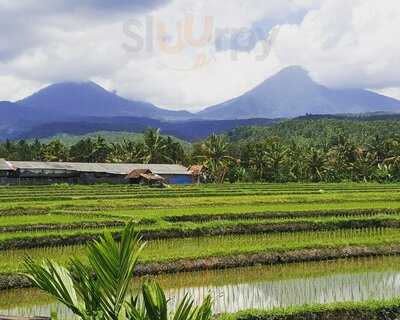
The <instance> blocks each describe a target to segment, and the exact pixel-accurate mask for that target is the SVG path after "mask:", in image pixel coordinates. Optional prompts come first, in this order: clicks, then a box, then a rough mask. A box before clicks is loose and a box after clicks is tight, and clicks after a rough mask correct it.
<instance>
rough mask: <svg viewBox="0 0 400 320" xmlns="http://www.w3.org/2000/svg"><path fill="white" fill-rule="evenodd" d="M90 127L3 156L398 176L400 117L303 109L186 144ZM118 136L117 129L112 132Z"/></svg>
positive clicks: (255, 175) (209, 176)
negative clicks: (90, 131) (305, 113)
mask: <svg viewBox="0 0 400 320" xmlns="http://www.w3.org/2000/svg"><path fill="white" fill-rule="evenodd" d="M124 137H125V138H123V139H122V140H121V139H117V138H116V139H111V140H113V141H114V142H110V141H111V140H110V137H109V136H108V135H106V137H102V136H98V137H94V135H89V136H87V137H84V138H82V139H81V140H79V141H76V140H75V141H73V143H72V142H71V141H68V143H63V142H62V141H61V140H60V139H57V138H56V139H53V140H51V141H50V140H49V141H46V142H40V141H34V142H26V141H23V140H21V141H18V142H10V141H7V142H4V143H0V158H6V159H8V160H44V161H76V162H116V163H120V162H122V163H126V162H137V163H150V162H151V163H179V164H183V165H186V166H190V165H193V164H203V165H204V172H203V173H204V176H202V177H201V178H202V179H203V180H205V181H207V182H217V183H223V182H274V183H287V182H329V183H332V182H348V181H354V182H365V181H375V182H380V183H384V182H385V183H387V182H398V181H400V124H399V121H398V119H397V118H396V119H394V120H390V119H386V118H383V119H380V118H379V117H378V118H373V117H372V118H360V119H357V118H353V119H352V118H340V117H338V118H324V117H321V118H320V117H313V116H309V117H304V118H299V119H295V120H289V121H283V122H280V123H277V124H275V125H273V126H270V127H242V128H238V129H235V130H233V131H232V132H229V133H227V134H224V135H221V136H216V135H211V136H210V137H209V138H207V139H206V140H204V141H200V142H197V143H194V144H193V145H188V144H186V143H183V142H182V141H179V140H178V139H175V138H171V137H164V136H162V135H161V134H160V132H159V131H158V130H153V129H149V130H147V131H146V132H145V133H144V134H143V135H142V138H141V139H137V136H136V135H135V136H133V137H131V136H124ZM114 138H115V137H114Z"/></svg>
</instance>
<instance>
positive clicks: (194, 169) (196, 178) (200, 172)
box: [188, 164, 205, 183]
mask: <svg viewBox="0 0 400 320" xmlns="http://www.w3.org/2000/svg"><path fill="white" fill-rule="evenodd" d="M204 171H205V167H204V165H201V164H196V165H192V166H191V167H190V168H189V169H188V172H189V174H190V175H191V176H192V179H193V182H195V183H200V182H202V181H203V180H204V179H205V176H204Z"/></svg>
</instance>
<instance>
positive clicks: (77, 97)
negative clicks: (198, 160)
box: [17, 81, 190, 119]
mask: <svg viewBox="0 0 400 320" xmlns="http://www.w3.org/2000/svg"><path fill="white" fill-rule="evenodd" d="M17 103H18V104H19V105H22V106H25V107H27V108H29V109H31V110H36V111H38V112H45V113H49V114H52V115H59V117H60V118H63V119H65V118H79V117H120V116H129V117H147V118H153V119H175V118H176V119H182V118H187V117H189V116H190V114H189V113H183V112H178V111H170V110H164V109H160V108H157V107H156V106H154V105H152V104H150V103H146V102H140V101H131V100H128V99H125V98H122V97H120V96H118V95H116V94H115V93H114V92H110V91H108V90H106V89H105V88H103V87H102V86H100V85H98V84H97V83H95V82H93V81H84V82H60V83H55V84H52V85H49V86H48V87H45V88H43V89H41V90H40V91H38V92H37V93H34V94H33V95H31V96H29V97H27V98H25V99H23V100H21V101H18V102H17Z"/></svg>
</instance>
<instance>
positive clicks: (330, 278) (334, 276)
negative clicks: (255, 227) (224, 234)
mask: <svg viewBox="0 0 400 320" xmlns="http://www.w3.org/2000/svg"><path fill="white" fill-rule="evenodd" d="M155 278H156V280H157V281H159V282H160V283H161V285H162V286H163V287H164V288H165V289H166V293H167V295H168V297H169V298H170V299H171V300H170V303H171V304H172V305H174V304H175V303H176V301H178V300H180V299H181V298H183V296H184V295H185V294H186V293H190V294H191V295H192V296H193V297H194V298H195V300H196V301H201V300H202V299H203V298H204V297H205V296H206V295H207V294H211V295H212V296H213V298H214V301H215V308H214V309H215V312H217V313H219V312H235V311H238V310H243V309H252V308H257V309H271V308H275V307H288V306H293V305H303V304H315V303H334V302H345V301H366V300H372V299H373V300H376V299H379V300H385V299H390V298H393V297H398V296H400V257H379V258H362V259H361V258H360V259H349V260H338V261H325V262H316V263H301V264H290V265H277V266H259V267H250V268H239V269H230V270H220V271H205V272H194V273H181V274H174V275H163V276H158V277H155ZM142 280H143V279H142ZM142 280H139V279H137V280H136V281H134V282H133V287H134V288H135V287H137V286H138V283H139V282H140V281H142ZM52 311H57V312H58V314H59V316H60V318H69V317H70V316H71V315H70V314H69V313H68V311H67V310H65V309H64V308H63V307H61V306H59V305H58V304H57V303H56V302H54V301H52V300H51V299H50V298H48V297H46V296H45V295H44V294H42V293H40V292H39V291H38V290H36V289H23V290H9V291H3V292H0V314H3V315H20V316H24V315H37V316H38V315H40V316H46V315H50V314H51V312H52Z"/></svg>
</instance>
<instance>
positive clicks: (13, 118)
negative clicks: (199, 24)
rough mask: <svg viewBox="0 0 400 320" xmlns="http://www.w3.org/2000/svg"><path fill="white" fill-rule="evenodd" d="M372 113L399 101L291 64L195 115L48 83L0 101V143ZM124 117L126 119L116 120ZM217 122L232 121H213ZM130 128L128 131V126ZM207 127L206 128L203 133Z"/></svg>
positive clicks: (185, 131)
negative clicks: (320, 78)
mask: <svg viewBox="0 0 400 320" xmlns="http://www.w3.org/2000/svg"><path fill="white" fill-rule="evenodd" d="M221 85H223V84H221ZM377 111H380V112H384V113H390V114H393V113H398V112H399V111H400V101H399V100H396V99H393V98H389V97H386V96H383V95H379V94H376V93H374V92H370V91H367V90H362V89H347V90H340V89H330V88H327V87H325V86H322V85H320V84H318V83H316V82H314V81H313V80H312V79H311V77H310V76H309V74H308V73H307V71H305V70H304V69H302V68H301V67H296V66H293V67H289V68H285V69H283V70H281V71H280V72H279V73H277V74H276V75H274V76H273V77H271V78H269V79H266V80H265V81H264V82H262V83H261V84H260V85H258V86H257V87H255V88H254V89H252V90H250V91H248V92H246V93H245V94H243V95H241V96H239V97H237V98H234V99H232V100H229V101H227V102H225V103H222V104H218V105H215V106H212V107H209V108H206V109H205V110H203V111H201V112H198V113H190V112H188V111H173V110H166V109H162V108H159V107H157V106H154V105H153V104H151V103H146V102H141V101H132V100H128V99H125V98H122V97H120V96H118V95H117V94H115V93H113V92H110V91H107V90H106V89H104V88H103V87H101V86H99V85H98V84H96V83H94V82H64V83H58V84H53V85H50V86H48V87H46V88H44V89H42V90H40V91H38V92H36V93H34V94H32V95H31V96H29V97H26V98H24V99H22V100H20V101H17V102H15V103H12V102H7V101H4V102H0V140H5V139H8V138H9V139H15V138H19V137H32V135H33V134H38V137H43V134H45V133H48V134H51V135H55V134H58V133H70V134H81V133H89V132H88V131H87V130H88V129H89V128H93V130H95V131H101V130H112V131H122V130H123V131H127V130H129V131H131V132H140V131H139V130H142V129H143V128H144V127H148V126H153V127H154V126H156V127H157V126H160V128H162V129H163V130H167V131H172V132H176V133H177V134H179V136H180V137H182V138H188V139H191V140H192V139H198V138H201V137H203V136H204V134H205V133H207V132H211V133H212V132H214V130H215V131H217V132H221V130H222V129H223V128H225V129H227V130H230V129H232V128H234V127H235V126H237V125H239V124H240V123H245V124H244V125H246V124H247V123H246V122H240V121H242V120H244V119H260V118H262V119H265V120H264V122H265V123H266V124H269V123H271V120H268V119H279V118H293V117H298V116H303V115H305V114H349V113H354V114H363V113H371V112H377ZM93 118H96V119H97V120H93ZM124 118H126V119H127V120H126V121H124V120H121V119H124ZM132 118H135V119H136V120H134V121H133V120H132ZM107 119H108V120H107ZM117 119H119V120H117ZM138 119H139V120H138ZM205 120H207V121H210V120H211V121H210V122H204V121H205ZM220 120H229V121H231V122H218V121H220ZM118 121H119V122H118ZM188 121H190V122H188ZM193 121H195V122H193ZM200 122H203V123H202V124H200ZM249 124H252V122H250V123H249ZM129 125H130V126H132V127H130V128H128V127H129ZM207 125H210V126H211V127H210V128H208V129H207V128H206V126H207ZM102 126H103V127H102ZM80 127H82V128H84V130H83V131H84V132H81V131H82V130H80ZM57 130H58V131H57ZM65 130H67V131H65ZM71 130H72V131H71ZM73 130H75V132H74V131H73ZM196 130H198V131H197V132H196ZM168 134H172V133H170V132H168Z"/></svg>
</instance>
